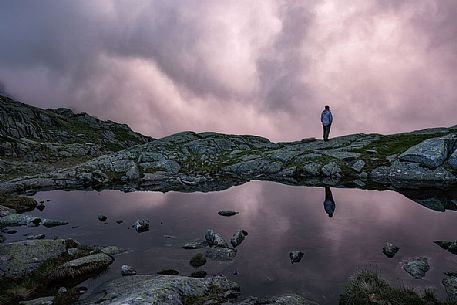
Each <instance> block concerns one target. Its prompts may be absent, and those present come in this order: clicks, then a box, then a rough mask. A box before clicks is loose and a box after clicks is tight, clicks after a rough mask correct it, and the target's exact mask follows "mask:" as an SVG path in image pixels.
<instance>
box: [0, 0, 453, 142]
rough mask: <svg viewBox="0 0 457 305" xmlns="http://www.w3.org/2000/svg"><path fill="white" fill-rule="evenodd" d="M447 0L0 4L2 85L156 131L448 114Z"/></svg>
mask: <svg viewBox="0 0 457 305" xmlns="http://www.w3.org/2000/svg"><path fill="white" fill-rule="evenodd" d="M455 16H457V1H455V0H352V1H347V0H321V1H317V0H315V1H314V0H309V1H288V0H255V1H254V0H253V1H245V0H239V1H230V0H224V1H215V0H198V1H194V0H155V1H154V0H151V1H146V0H143V1H140V0H138V1H131V0H124V1H121V0H119V1H108V0H98V1H93V0H86V1H84V0H80V1H60V0H49V1H48V0H40V1H35V0H29V1H27V0H4V1H1V2H0V41H1V47H0V83H1V87H3V88H4V90H5V91H6V92H8V93H9V94H10V95H12V96H14V97H16V98H17V99H19V100H21V101H23V102H26V103H29V104H32V105H36V106H40V107H45V108H54V107H70V108H72V109H73V110H75V111H85V112H88V113H90V114H93V115H96V116H98V117H100V118H102V119H111V120H115V121H119V122H124V123H127V124H129V125H130V126H131V127H132V128H133V129H134V130H136V131H140V132H142V133H145V134H148V135H151V136H153V137H161V136H164V135H167V134H171V133H174V132H178V131H182V130H194V131H218V132H225V133H237V134H240V133H241V134H248V133H249V134H257V135H262V136H265V137H268V138H270V139H272V140H275V141H286V140H292V139H301V138H304V137H311V136H320V134H321V126H320V122H319V116H320V112H321V111H322V108H323V106H324V105H325V104H329V105H330V106H331V107H332V110H333V113H334V117H335V122H334V125H333V127H332V135H343V134H348V133H356V132H380V133H391V132H400V131H408V130H412V129H419V128H427V127H432V126H452V125H455V124H457V119H456V115H457V85H456V84H457V73H456V71H457V19H456V18H455Z"/></svg>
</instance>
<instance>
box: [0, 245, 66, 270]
mask: <svg viewBox="0 0 457 305" xmlns="http://www.w3.org/2000/svg"><path fill="white" fill-rule="evenodd" d="M66 251H67V247H66V241H65V240H64V239H56V240H52V239H38V240H26V241H17V242H13V243H7V244H2V245H0V275H1V276H2V277H7V278H22V277H24V276H26V275H29V274H30V273H32V272H33V271H35V270H36V269H37V268H38V267H39V266H40V265H41V264H42V263H43V262H45V261H46V260H48V259H51V258H55V257H58V256H60V255H62V254H63V253H65V252H66Z"/></svg>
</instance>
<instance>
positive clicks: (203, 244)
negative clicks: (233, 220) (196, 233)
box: [182, 239, 209, 249]
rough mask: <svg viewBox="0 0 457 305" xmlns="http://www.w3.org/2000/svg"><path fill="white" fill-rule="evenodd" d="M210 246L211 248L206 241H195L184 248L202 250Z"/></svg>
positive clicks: (186, 244)
mask: <svg viewBox="0 0 457 305" xmlns="http://www.w3.org/2000/svg"><path fill="white" fill-rule="evenodd" d="M208 246H209V244H208V242H207V241H206V240H202V239H194V240H192V241H190V242H188V243H185V244H184V246H182V247H183V248H184V249H201V248H206V247H208Z"/></svg>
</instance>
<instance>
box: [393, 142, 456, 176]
mask: <svg viewBox="0 0 457 305" xmlns="http://www.w3.org/2000/svg"><path fill="white" fill-rule="evenodd" d="M454 143H455V137H454V135H450V136H444V137H438V138H432V139H427V140H425V141H423V142H421V143H419V144H417V145H414V146H412V147H410V148H409V149H408V150H407V151H405V152H404V153H402V154H401V155H400V160H401V161H409V162H415V163H419V164H421V165H423V166H425V167H429V168H437V167H438V166H441V165H442V164H443V163H444V161H445V160H446V158H447V157H448V156H449V152H450V150H451V148H452V147H453V146H454Z"/></svg>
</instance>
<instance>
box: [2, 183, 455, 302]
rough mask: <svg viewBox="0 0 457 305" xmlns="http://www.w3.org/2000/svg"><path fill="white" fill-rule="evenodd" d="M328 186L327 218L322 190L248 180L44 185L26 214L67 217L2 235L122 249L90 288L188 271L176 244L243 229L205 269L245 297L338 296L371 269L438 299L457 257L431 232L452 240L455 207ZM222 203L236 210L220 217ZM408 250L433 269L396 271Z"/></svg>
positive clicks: (224, 207) (332, 298)
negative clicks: (108, 186)
mask: <svg viewBox="0 0 457 305" xmlns="http://www.w3.org/2000/svg"><path fill="white" fill-rule="evenodd" d="M331 192H332V195H333V198H334V201H335V210H334V214H333V217H329V216H328V214H327V212H329V207H328V206H327V212H326V210H325V209H324V203H323V202H324V198H325V188H323V187H322V188H317V187H316V188H307V187H296V186H295V187H294V186H286V185H282V184H277V183H273V182H250V183H246V184H244V185H241V186H236V187H233V188H230V189H228V190H225V191H220V192H212V193H178V192H170V193H166V194H162V193H155V192H135V193H122V192H119V191H102V192H94V191H92V192H84V191H72V192H64V191H50V192H40V193H38V194H37V195H36V196H35V198H36V199H37V200H38V201H40V200H46V199H49V200H50V201H49V202H46V203H45V205H46V208H45V209H44V210H43V211H38V210H35V211H32V212H30V214H32V215H36V216H40V217H47V218H55V219H64V220H67V221H69V223H70V224H69V225H66V226H61V227H55V228H44V227H38V228H20V229H19V231H18V233H16V234H14V235H8V239H9V240H17V239H20V238H23V237H22V235H23V234H26V233H33V234H38V233H45V234H46V236H47V237H48V238H52V237H54V236H59V237H64V238H74V239H76V240H78V241H80V242H82V243H87V244H97V245H117V246H120V247H122V248H126V249H128V250H129V252H128V253H126V254H122V255H120V256H117V257H116V261H115V263H113V265H111V267H110V268H109V269H108V271H106V272H104V273H102V274H101V275H99V276H97V277H95V278H91V279H89V280H87V281H86V282H85V283H83V285H84V286H86V287H88V288H89V290H93V289H96V288H97V286H99V285H100V284H102V283H103V282H105V281H107V280H109V279H113V278H116V277H120V266H121V265H122V264H128V265H131V266H133V267H135V268H136V270H137V272H138V273H139V274H146V273H156V272H157V271H160V270H162V269H169V268H173V269H176V270H178V271H179V272H180V274H183V275H188V274H190V273H191V272H192V271H193V270H194V269H193V268H192V267H191V266H190V265H189V264H188V261H189V259H190V258H191V257H192V256H193V255H194V254H196V253H198V252H204V250H203V249H200V250H185V249H182V248H181V246H182V245H183V244H184V243H185V242H187V241H190V240H193V239H195V238H202V239H203V238H204V235H205V232H206V230H207V229H209V228H212V229H214V230H215V231H217V232H220V233H222V234H223V235H224V237H225V238H226V240H229V239H230V237H231V236H232V234H233V233H234V232H235V231H236V230H237V229H239V228H242V229H244V230H246V231H248V233H249V235H248V236H247V238H246V240H245V241H244V242H243V243H242V244H241V245H240V246H239V247H238V254H237V257H236V258H235V260H234V261H233V262H214V261H208V263H207V264H206V265H205V266H204V268H203V269H204V270H206V271H207V272H208V274H210V275H213V274H224V275H226V276H228V277H229V278H231V279H233V280H235V281H237V282H238V283H239V284H240V285H241V289H242V294H243V295H244V296H248V295H259V296H260V295H278V294H283V293H289V292H291V293H298V294H301V295H303V296H305V297H307V298H310V299H312V300H315V301H317V302H319V303H320V304H324V305H325V304H336V303H337V298H338V294H339V293H340V292H341V291H342V289H343V287H344V285H345V283H347V281H348V279H349V278H350V276H351V275H353V274H354V273H355V272H356V271H358V270H360V269H366V268H368V269H371V270H377V271H379V272H381V274H382V275H383V276H384V278H386V279H388V280H389V281H391V282H392V283H394V284H395V285H405V286H408V287H414V288H416V287H417V288H431V289H433V290H435V292H436V293H437V294H438V295H439V296H441V297H444V294H445V293H444V288H443V287H442V285H441V280H442V279H443V272H445V271H456V270H457V264H456V262H457V256H454V255H452V254H451V253H449V252H447V251H445V250H442V249H441V248H439V247H438V246H436V245H435V244H433V240H446V239H448V240H455V239H457V234H456V229H457V212H453V211H446V212H445V213H443V212H436V211H432V210H429V209H427V208H425V207H423V206H421V205H418V204H416V203H415V202H414V201H412V200H410V199H408V198H406V197H404V196H403V195H401V194H398V193H396V192H393V191H365V190H358V189H337V188H332V189H331ZM327 195H328V194H327ZM219 210H236V211H239V212H240V214H238V215H236V216H233V217H222V216H219V215H218V214H217V212H218V211H219ZM98 214H103V215H106V216H107V217H108V220H107V221H106V223H104V222H100V221H99V220H98V219H97V215H98ZM138 218H146V219H149V220H150V230H149V231H148V232H144V233H141V234H139V233H137V232H136V231H135V230H133V229H132V228H131V225H132V224H133V223H134V222H135V220H136V219H138ZM116 220H123V221H124V222H123V223H122V224H117V223H116V222H115V221H116ZM170 237H171V238H170ZM386 241H390V242H393V243H394V244H396V245H398V246H399V247H400V251H399V252H398V253H397V255H396V256H395V257H394V258H393V259H388V258H387V257H385V256H384V254H383V253H382V247H383V245H384V244H385V242H386ZM291 250H302V251H303V252H304V253H305V255H304V257H303V259H302V261H301V262H300V263H296V264H291V262H290V260H289V257H288V256H289V251H291ZM411 256H427V257H429V259H430V260H429V263H430V265H431V270H430V271H429V272H428V273H427V275H426V277H425V278H424V279H422V280H414V279H412V278H411V277H410V276H409V275H408V274H407V273H406V272H404V271H403V270H402V268H401V266H400V262H401V261H402V260H403V259H405V258H408V257H411ZM234 273H236V275H235V274H234Z"/></svg>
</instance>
